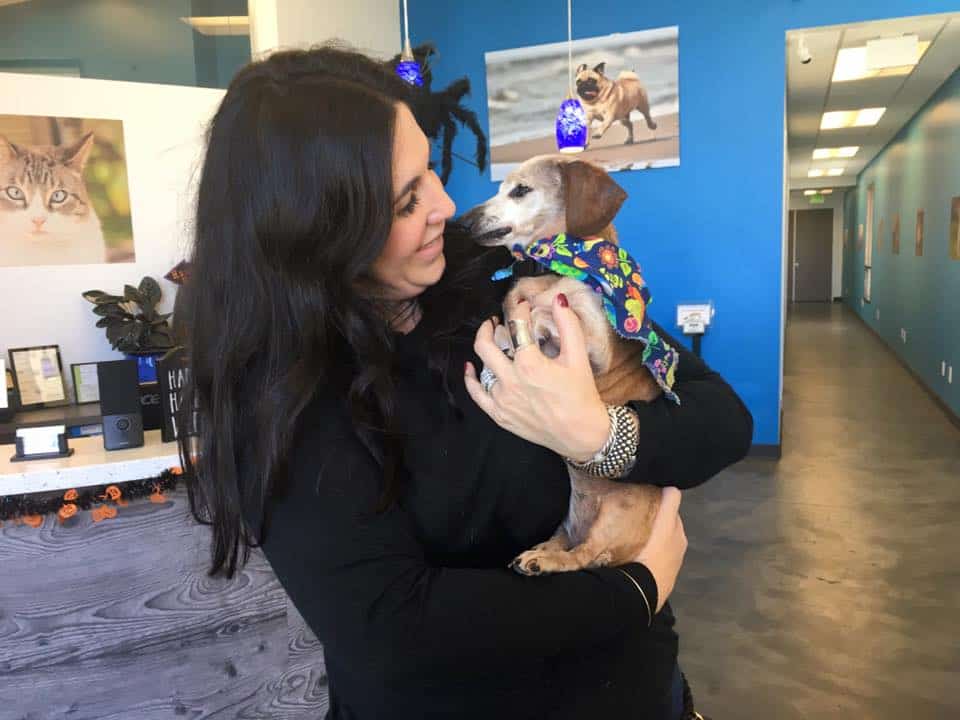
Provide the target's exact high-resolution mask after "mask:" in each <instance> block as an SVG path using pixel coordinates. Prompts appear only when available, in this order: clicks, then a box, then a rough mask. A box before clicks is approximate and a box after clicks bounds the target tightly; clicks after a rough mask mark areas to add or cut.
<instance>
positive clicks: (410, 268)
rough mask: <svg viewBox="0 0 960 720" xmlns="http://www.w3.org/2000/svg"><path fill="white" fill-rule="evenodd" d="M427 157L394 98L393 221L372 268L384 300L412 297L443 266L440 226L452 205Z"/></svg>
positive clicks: (418, 134)
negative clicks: (395, 106) (395, 103)
mask: <svg viewBox="0 0 960 720" xmlns="http://www.w3.org/2000/svg"><path fill="white" fill-rule="evenodd" d="M429 163H430V143H429V142H428V141H427V137H426V135H424V134H423V131H422V130H421V129H420V126H419V125H417V121H416V120H415V119H414V117H413V114H412V113H411V112H410V110H409V109H408V108H407V106H406V105H404V104H403V103H399V104H398V105H397V121H396V131H395V134H394V138H393V198H394V200H393V225H392V226H391V228H390V235H389V237H388V238H387V243H386V245H384V247H383V251H382V252H381V253H380V256H379V257H378V258H377V259H376V260H375V261H374V263H373V267H372V268H371V273H372V275H373V277H374V279H375V280H376V281H377V283H378V284H379V285H380V290H381V292H382V294H383V296H384V297H385V298H386V299H388V300H392V301H399V300H410V299H411V298H415V297H417V296H418V295H419V294H420V293H422V292H423V291H424V290H426V289H427V288H428V287H430V286H431V285H433V284H434V283H436V282H437V281H438V280H439V279H440V276H441V275H443V270H444V268H445V267H446V260H445V259H444V257H443V227H444V224H445V223H446V221H447V218H450V217H452V216H453V213H454V212H455V211H456V206H455V205H454V204H453V200H451V199H450V196H449V195H447V193H446V192H444V189H443V185H442V184H441V183H440V178H438V177H437V175H436V173H434V172H433V170H432V169H431V168H430V166H429Z"/></svg>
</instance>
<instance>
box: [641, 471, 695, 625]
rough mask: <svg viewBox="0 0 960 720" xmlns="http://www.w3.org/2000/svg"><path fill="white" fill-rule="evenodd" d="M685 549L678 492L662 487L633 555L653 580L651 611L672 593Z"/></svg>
mask: <svg viewBox="0 0 960 720" xmlns="http://www.w3.org/2000/svg"><path fill="white" fill-rule="evenodd" d="M686 552H687V535H686V533H685V532H684V531H683V520H682V519H681V517H680V491H679V490H677V489H676V488H675V487H667V488H663V494H662V495H661V497H660V508H659V509H658V510H657V514H656V517H654V519H653V529H652V530H651V532H650V539H649V540H648V541H647V544H646V545H645V546H644V547H643V550H641V551H640V553H639V554H638V555H637V557H635V558H634V561H635V562H638V563H642V564H643V565H646V567H647V569H648V570H649V571H650V573H651V574H652V575H653V579H654V580H656V582H657V609H656V611H655V612H660V608H662V607H663V604H664V603H665V602H666V601H667V598H668V597H670V593H672V592H673V586H674V584H675V583H676V582H677V575H678V574H679V573H680V566H681V565H683V556H684V555H685V554H686Z"/></svg>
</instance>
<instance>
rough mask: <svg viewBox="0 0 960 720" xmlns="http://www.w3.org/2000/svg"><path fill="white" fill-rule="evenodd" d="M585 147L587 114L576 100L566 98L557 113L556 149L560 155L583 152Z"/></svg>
mask: <svg viewBox="0 0 960 720" xmlns="http://www.w3.org/2000/svg"><path fill="white" fill-rule="evenodd" d="M586 147H587V113H586V112H585V111H584V109H583V105H581V104H580V101H579V100H577V99H576V98H567V99H566V100H564V101H563V102H562V103H561V104H560V112H558V113H557V149H558V150H559V151H560V152H562V153H578V152H583V150H584V148H586Z"/></svg>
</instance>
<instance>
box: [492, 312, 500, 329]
mask: <svg viewBox="0 0 960 720" xmlns="http://www.w3.org/2000/svg"><path fill="white" fill-rule="evenodd" d="M490 322H492V323H493V326H494V327H496V326H497V325H499V324H500V318H498V317H497V316H496V315H494V316H493V317H491V318H490Z"/></svg>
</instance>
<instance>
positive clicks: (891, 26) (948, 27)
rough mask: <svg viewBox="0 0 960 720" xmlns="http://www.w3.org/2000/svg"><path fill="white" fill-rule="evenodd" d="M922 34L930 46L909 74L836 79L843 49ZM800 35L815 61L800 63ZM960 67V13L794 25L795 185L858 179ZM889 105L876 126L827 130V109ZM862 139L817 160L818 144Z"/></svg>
mask: <svg viewBox="0 0 960 720" xmlns="http://www.w3.org/2000/svg"><path fill="white" fill-rule="evenodd" d="M910 33H913V34H916V35H918V36H919V39H920V41H921V42H923V41H930V42H931V45H930V47H929V48H927V51H926V52H925V53H924V54H923V57H922V58H921V59H920V62H919V63H918V64H917V65H916V66H915V67H914V69H913V71H912V72H911V73H910V74H909V75H901V76H898V77H878V78H866V79H863V80H852V81H849V82H840V83H834V82H832V81H831V77H832V75H833V66H834V63H835V61H836V58H837V53H838V52H839V51H840V49H841V48H848V47H857V46H863V45H865V44H866V43H867V41H868V40H874V39H878V38H885V37H895V36H898V35H903V34H910ZM801 36H802V37H803V40H804V41H805V43H806V46H807V48H808V49H809V51H810V55H811V56H812V58H813V59H812V60H811V61H810V62H809V63H807V64H806V65H804V64H803V63H801V62H800V55H799V52H798V43H799V41H800V38H801ZM958 66H960V13H944V14H940V15H920V16H917V17H910V18H896V19H893V20H883V21H878V22H865V23H858V24H853V25H834V26H830V27H821V28H810V29H806V30H791V31H790V32H788V33H787V146H788V148H789V161H790V172H789V176H790V187H791V188H792V189H798V188H799V189H802V188H817V187H838V186H847V185H855V184H856V181H857V174H858V173H859V172H860V171H861V170H863V168H864V167H866V166H867V164H868V163H869V162H870V161H871V160H872V159H873V158H874V157H875V156H876V155H877V153H879V152H880V150H882V149H883V148H884V146H885V145H886V144H887V143H888V142H889V141H890V140H891V139H893V137H894V135H896V134H897V132H898V131H899V130H900V129H901V128H902V127H903V126H904V125H905V124H906V123H907V121H908V120H909V119H910V118H911V117H913V115H914V113H916V112H917V110H919V109H920V108H921V107H922V106H923V104H924V103H925V102H926V101H927V100H928V99H929V98H930V96H931V95H933V93H934V92H936V90H937V88H939V87H940V86H941V85H942V84H943V83H944V81H946V80H947V78H949V77H950V75H951V74H952V73H953V72H954V70H956V69H957V67H958ZM867 107H886V108H887V111H886V113H884V115H883V117H882V118H881V119H880V122H879V123H878V124H877V125H875V126H873V127H859V128H839V129H836V130H821V129H820V120H821V117H822V115H823V113H825V112H830V111H833V110H857V109H860V108H867ZM850 145H859V146H860V150H859V152H857V154H856V155H855V156H854V157H852V158H838V159H834V160H813V158H812V156H813V150H814V148H818V147H843V146H850ZM840 165H842V166H843V167H844V173H843V175H842V176H840V177H822V178H808V177H807V171H808V170H812V169H815V168H829V167H837V166H840Z"/></svg>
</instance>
